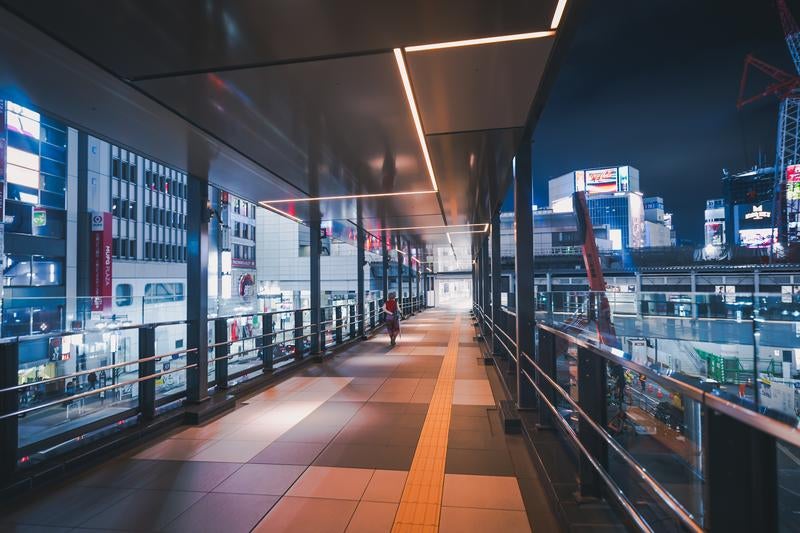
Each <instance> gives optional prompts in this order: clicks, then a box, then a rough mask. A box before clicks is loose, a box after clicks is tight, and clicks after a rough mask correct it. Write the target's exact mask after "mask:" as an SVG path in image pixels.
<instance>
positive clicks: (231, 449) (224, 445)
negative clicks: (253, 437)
mask: <svg viewBox="0 0 800 533" xmlns="http://www.w3.org/2000/svg"><path fill="white" fill-rule="evenodd" d="M212 442H213V444H212V445H211V446H208V447H207V448H203V450H202V451H200V453H198V454H196V455H194V456H192V457H191V460H192V461H218V462H221V463H246V462H247V461H249V460H250V459H252V458H253V457H255V456H256V455H258V452H260V451H261V450H263V449H264V448H266V447H267V445H268V444H269V443H264V442H259V441H248V440H218V441H212Z"/></svg>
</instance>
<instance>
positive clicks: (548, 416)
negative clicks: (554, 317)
mask: <svg viewBox="0 0 800 533" xmlns="http://www.w3.org/2000/svg"><path fill="white" fill-rule="evenodd" d="M537 348H538V350H537V354H536V355H537V357H536V362H537V364H538V365H539V368H540V369H541V371H542V372H541V373H542V374H545V375H547V376H548V377H549V378H550V379H552V380H553V381H557V380H556V336H555V335H553V334H552V333H550V332H549V331H545V330H543V329H540V330H539V342H538V345H537ZM536 383H537V385H539V388H540V389H541V390H542V392H543V393H544V396H545V399H547V401H549V402H550V403H551V404H553V405H557V403H556V402H557V400H556V398H557V396H556V394H557V393H556V391H555V390H553V387H552V386H551V385H550V383H549V382H548V381H547V380H546V379H544V378H543V377H542V376H540V375H539V374H538V373H537V375H536ZM553 422H554V421H553V414H552V413H551V412H550V409H540V410H539V425H540V426H542V427H552V426H553V425H554V424H553Z"/></svg>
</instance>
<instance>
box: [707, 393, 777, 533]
mask: <svg viewBox="0 0 800 533" xmlns="http://www.w3.org/2000/svg"><path fill="white" fill-rule="evenodd" d="M704 410H705V412H704V416H703V421H704V426H705V431H704V434H705V439H704V440H705V442H704V446H703V455H704V458H705V461H704V462H705V467H706V470H705V472H704V473H705V488H706V495H707V499H706V501H707V502H708V508H707V510H706V513H705V518H706V523H705V524H703V526H704V528H705V529H707V530H711V531H778V518H779V516H780V514H779V512H778V479H777V474H778V465H777V454H778V450H777V446H776V441H775V438H774V437H772V436H770V435H767V434H766V433H762V432H760V431H758V430H756V429H754V428H752V427H749V426H747V425H745V424H743V423H741V422H739V421H738V420H735V419H733V418H731V417H729V416H727V415H724V414H722V413H719V412H717V411H715V410H713V409H710V408H707V407H706V408H704Z"/></svg>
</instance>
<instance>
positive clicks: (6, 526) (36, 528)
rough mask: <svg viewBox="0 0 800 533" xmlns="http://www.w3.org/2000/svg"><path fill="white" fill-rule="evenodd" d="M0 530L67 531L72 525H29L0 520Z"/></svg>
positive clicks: (14, 532)
mask: <svg viewBox="0 0 800 533" xmlns="http://www.w3.org/2000/svg"><path fill="white" fill-rule="evenodd" d="M0 531H2V532H3V533H67V532H68V531H72V528H71V527H62V526H29V525H27V524H11V523H6V522H0Z"/></svg>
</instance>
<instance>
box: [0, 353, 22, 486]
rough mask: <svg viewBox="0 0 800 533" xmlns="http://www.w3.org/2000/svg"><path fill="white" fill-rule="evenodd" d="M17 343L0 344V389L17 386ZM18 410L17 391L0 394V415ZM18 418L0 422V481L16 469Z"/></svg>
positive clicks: (11, 417)
mask: <svg viewBox="0 0 800 533" xmlns="http://www.w3.org/2000/svg"><path fill="white" fill-rule="evenodd" d="M18 371H19V342H17V341H14V342H5V343H2V344H0V389H6V388H9V387H15V386H16V385H18V373H17V372H18ZM18 409H19V391H16V390H14V391H10V392H0V415H6V414H9V413H14V412H16V411H17V410H18ZM18 447H19V417H17V416H10V417H8V418H3V419H2V420H0V479H4V480H5V479H10V477H11V476H12V475H13V474H14V472H15V471H16V469H17V449H18Z"/></svg>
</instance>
